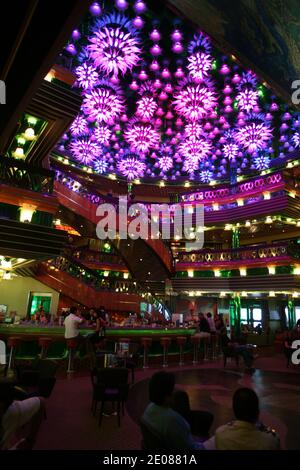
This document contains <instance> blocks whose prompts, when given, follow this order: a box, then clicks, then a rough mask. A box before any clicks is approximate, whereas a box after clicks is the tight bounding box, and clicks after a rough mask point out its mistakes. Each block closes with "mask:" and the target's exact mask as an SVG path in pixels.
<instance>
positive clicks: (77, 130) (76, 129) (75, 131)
mask: <svg viewBox="0 0 300 470" xmlns="http://www.w3.org/2000/svg"><path fill="white" fill-rule="evenodd" d="M70 132H71V134H72V136H73V137H77V136H79V135H85V134H88V132H89V129H88V123H87V120H86V119H85V118H84V117H83V116H80V115H78V116H77V117H76V118H75V119H74V121H73V122H72V124H71V126H70Z"/></svg>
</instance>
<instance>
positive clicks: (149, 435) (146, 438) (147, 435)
mask: <svg viewBox="0 0 300 470" xmlns="http://www.w3.org/2000/svg"><path fill="white" fill-rule="evenodd" d="M139 426H140V429H141V433H142V445H141V447H142V450H166V446H165V445H164V439H163V438H162V436H160V435H159V434H158V433H157V431H155V430H154V429H152V428H151V427H150V426H149V425H148V424H147V423H145V421H144V420H143V418H141V419H140V421H139Z"/></svg>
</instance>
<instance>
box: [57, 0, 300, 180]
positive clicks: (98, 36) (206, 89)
mask: <svg viewBox="0 0 300 470" xmlns="http://www.w3.org/2000/svg"><path fill="white" fill-rule="evenodd" d="M59 63H60V64H63V65H64V66H65V67H69V68H71V69H72V71H73V72H74V73H75V75H76V77H77V80H76V82H75V87H77V89H78V92H79V93H81V94H82V97H83V101H82V106H81V112H80V114H79V116H77V118H76V119H75V121H74V122H73V123H72V125H71V126H70V129H69V130H68V132H67V133H66V134H65V135H64V136H63V138H62V140H61V142H60V143H59V144H58V146H57V148H56V151H57V152H58V154H60V155H61V156H63V157H66V158H68V159H69V160H71V162H72V163H73V164H74V163H75V164H76V166H78V167H81V168H83V169H85V170H88V171H93V172H95V173H98V174H101V175H104V176H108V175H111V174H117V176H118V177H119V178H124V179H127V180H128V181H132V180H133V181H134V180H137V179H139V180H143V181H145V182H146V181H147V182H155V181H157V180H167V181H170V182H172V181H173V182H178V181H184V180H187V179H189V180H194V181H195V182H199V183H209V182H211V181H214V180H215V181H231V182H232V183H234V182H235V181H236V177H237V176H238V175H241V174H257V173H260V172H261V171H262V170H266V169H268V168H272V167H278V166H282V164H283V162H284V161H285V158H287V157H289V158H290V155H289V154H290V153H291V152H293V151H295V150H297V149H298V148H299V147H300V132H299V127H300V118H299V113H296V112H293V111H292V110H290V109H289V108H288V107H287V105H285V104H284V103H283V102H281V101H280V100H279V99H278V98H277V97H276V96H275V95H274V94H273V93H272V90H271V89H270V88H269V87H268V85H267V84H266V83H264V84H262V83H260V82H259V79H258V78H257V77H256V76H255V74H254V73H253V72H252V71H249V70H243V69H242V68H241V66H240V65H238V62H237V59H236V58H235V57H233V56H231V57H228V56H226V55H223V54H222V53H220V52H219V51H217V50H216V49H215V48H214V46H213V44H212V42H211V40H210V38H209V37H207V36H206V35H205V34H204V33H202V32H201V31H196V30H195V29H194V30H193V29H192V27H191V25H190V24H189V23H188V22H182V21H180V20H179V19H178V18H177V17H175V16H174V15H173V13H171V12H170V11H169V10H168V9H167V8H166V7H164V6H163V4H162V3H161V2H154V1H148V2H147V3H146V2H142V1H131V2H129V1H128V2H127V1H125V0H116V2H114V4H113V2H103V3H101V6H100V4H98V3H94V4H92V5H91V7H90V10H89V12H88V13H87V15H86V18H85V19H84V21H83V23H82V24H81V25H80V26H79V27H78V29H77V30H74V31H73V34H72V38H71V39H70V42H69V43H68V44H67V45H66V47H65V49H64V51H63V52H62V54H61V55H60V57H59Z"/></svg>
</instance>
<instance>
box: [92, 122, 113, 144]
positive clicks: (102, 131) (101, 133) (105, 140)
mask: <svg viewBox="0 0 300 470" xmlns="http://www.w3.org/2000/svg"><path fill="white" fill-rule="evenodd" d="M93 136H94V137H95V139H96V141H97V142H99V143H100V144H102V145H108V144H109V140H110V138H111V130H110V128H109V127H108V126H99V127H96V129H95V130H94V134H93Z"/></svg>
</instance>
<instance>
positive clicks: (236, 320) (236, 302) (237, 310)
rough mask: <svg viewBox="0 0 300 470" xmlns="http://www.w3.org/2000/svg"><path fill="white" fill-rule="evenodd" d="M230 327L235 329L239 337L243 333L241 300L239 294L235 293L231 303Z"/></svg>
mask: <svg viewBox="0 0 300 470" xmlns="http://www.w3.org/2000/svg"><path fill="white" fill-rule="evenodd" d="M229 317H230V326H231V327H233V328H234V333H235V335H236V336H237V337H239V336H240V331H241V299H240V295H239V294H238V293H233V294H232V296H231V299H230V302H229Z"/></svg>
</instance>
